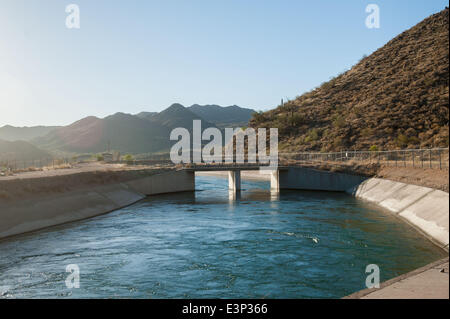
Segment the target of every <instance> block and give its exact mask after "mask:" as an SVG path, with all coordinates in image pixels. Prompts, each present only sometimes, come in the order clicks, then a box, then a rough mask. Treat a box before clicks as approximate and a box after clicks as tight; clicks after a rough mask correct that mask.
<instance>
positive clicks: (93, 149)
mask: <svg viewBox="0 0 450 319" xmlns="http://www.w3.org/2000/svg"><path fill="white" fill-rule="evenodd" d="M254 112H255V111H253V110H250V109H244V108H240V107H238V106H235V105H234V106H230V107H220V106H218V105H204V106H200V105H197V104H195V105H193V106H191V107H188V108H186V107H184V106H183V105H181V104H178V103H176V104H173V105H171V106H170V107H168V108H167V109H165V110H163V111H162V112H159V113H158V112H141V113H138V114H135V115H132V114H126V113H116V114H113V115H110V116H107V117H105V118H98V117H95V116H89V117H86V118H83V119H81V120H79V121H76V122H74V123H72V124H70V125H68V126H60V127H42V126H40V127H32V128H16V127H12V126H4V127H2V128H0V139H3V140H9V141H16V140H22V141H28V142H30V143H31V144H29V145H31V146H32V147H33V151H35V150H34V149H35V148H36V149H40V150H41V151H42V152H43V154H48V153H47V152H51V153H67V154H73V155H75V154H84V153H99V152H104V151H107V150H116V151H120V152H121V153H122V154H123V153H131V154H149V153H161V152H167V151H168V150H169V149H170V146H171V145H172V144H173V143H175V141H170V139H169V137H170V132H171V130H172V129H174V128H176V127H184V128H186V129H188V130H189V131H192V123H193V120H197V119H198V120H201V121H202V122H201V124H202V128H206V127H220V126H221V125H224V124H227V125H229V126H231V127H239V126H241V125H242V124H247V123H248V121H249V119H250V118H251V114H252V113H254ZM24 145H25V144H22V146H23V147H24ZM30 149H31V147H30ZM5 150H6V147H5ZM5 150H4V149H3V148H0V153H2V152H5ZM8 154H9V156H12V152H10V151H9V153H8ZM17 154H18V155H17V156H19V157H21V156H25V155H24V153H23V152H22V153H17Z"/></svg>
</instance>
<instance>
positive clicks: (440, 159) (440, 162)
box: [438, 150, 442, 169]
mask: <svg viewBox="0 0 450 319" xmlns="http://www.w3.org/2000/svg"><path fill="white" fill-rule="evenodd" d="M438 152H439V169H442V158H441V150H439V151H438Z"/></svg>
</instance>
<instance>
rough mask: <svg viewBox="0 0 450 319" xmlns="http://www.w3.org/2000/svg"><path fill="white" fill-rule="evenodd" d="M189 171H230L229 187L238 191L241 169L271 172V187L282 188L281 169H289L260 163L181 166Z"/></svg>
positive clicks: (264, 172) (275, 189) (263, 172)
mask: <svg viewBox="0 0 450 319" xmlns="http://www.w3.org/2000/svg"><path fill="white" fill-rule="evenodd" d="M180 170H184V171H187V172H194V173H195V172H211V171H213V172H214V171H215V172H224V171H225V172H228V189H229V190H230V191H234V192H238V191H240V190H241V171H256V170H258V171H260V172H261V174H270V189H271V191H276V192H278V191H279V190H280V171H287V170H288V167H287V166H278V167H270V166H268V165H267V164H259V163H242V164H241V163H218V164H189V165H187V166H185V167H182V168H180Z"/></svg>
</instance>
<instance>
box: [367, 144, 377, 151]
mask: <svg viewBox="0 0 450 319" xmlns="http://www.w3.org/2000/svg"><path fill="white" fill-rule="evenodd" d="M369 151H371V152H377V151H378V146H376V145H372V146H371V147H369Z"/></svg>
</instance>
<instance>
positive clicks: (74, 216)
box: [0, 171, 195, 238]
mask: <svg viewBox="0 0 450 319" xmlns="http://www.w3.org/2000/svg"><path fill="white" fill-rule="evenodd" d="M130 174H131V173H130ZM21 182H22V184H23V185H25V187H26V185H27V182H26V181H23V180H22V181H21ZM30 182H33V183H36V180H34V181H30ZM6 185H7V184H6ZM194 189H195V177H194V173H192V172H185V171H170V172H164V173H161V174H155V175H151V176H147V177H141V178H136V179H131V180H128V181H125V182H119V183H110V184H109V183H108V184H107V185H95V186H89V187H88V186H85V187H81V188H79V189H74V190H64V189H58V190H55V191H45V192H42V193H41V194H35V195H34V196H29V197H28V196H27V197H25V198H18V199H8V198H6V199H5V198H0V238H4V237H9V236H13V235H17V234H21V233H26V232H30V231H34V230H38V229H42V228H45V227H49V226H54V225H59V224H63V223H67V222H72V221H76V220H81V219H85V218H89V217H93V216H98V215H102V214H105V213H108V212H111V211H114V210H116V209H119V208H123V207H125V206H128V205H131V204H133V203H135V202H137V201H139V200H141V199H143V198H145V196H147V195H155V194H161V193H170V192H181V191H193V190H194Z"/></svg>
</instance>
